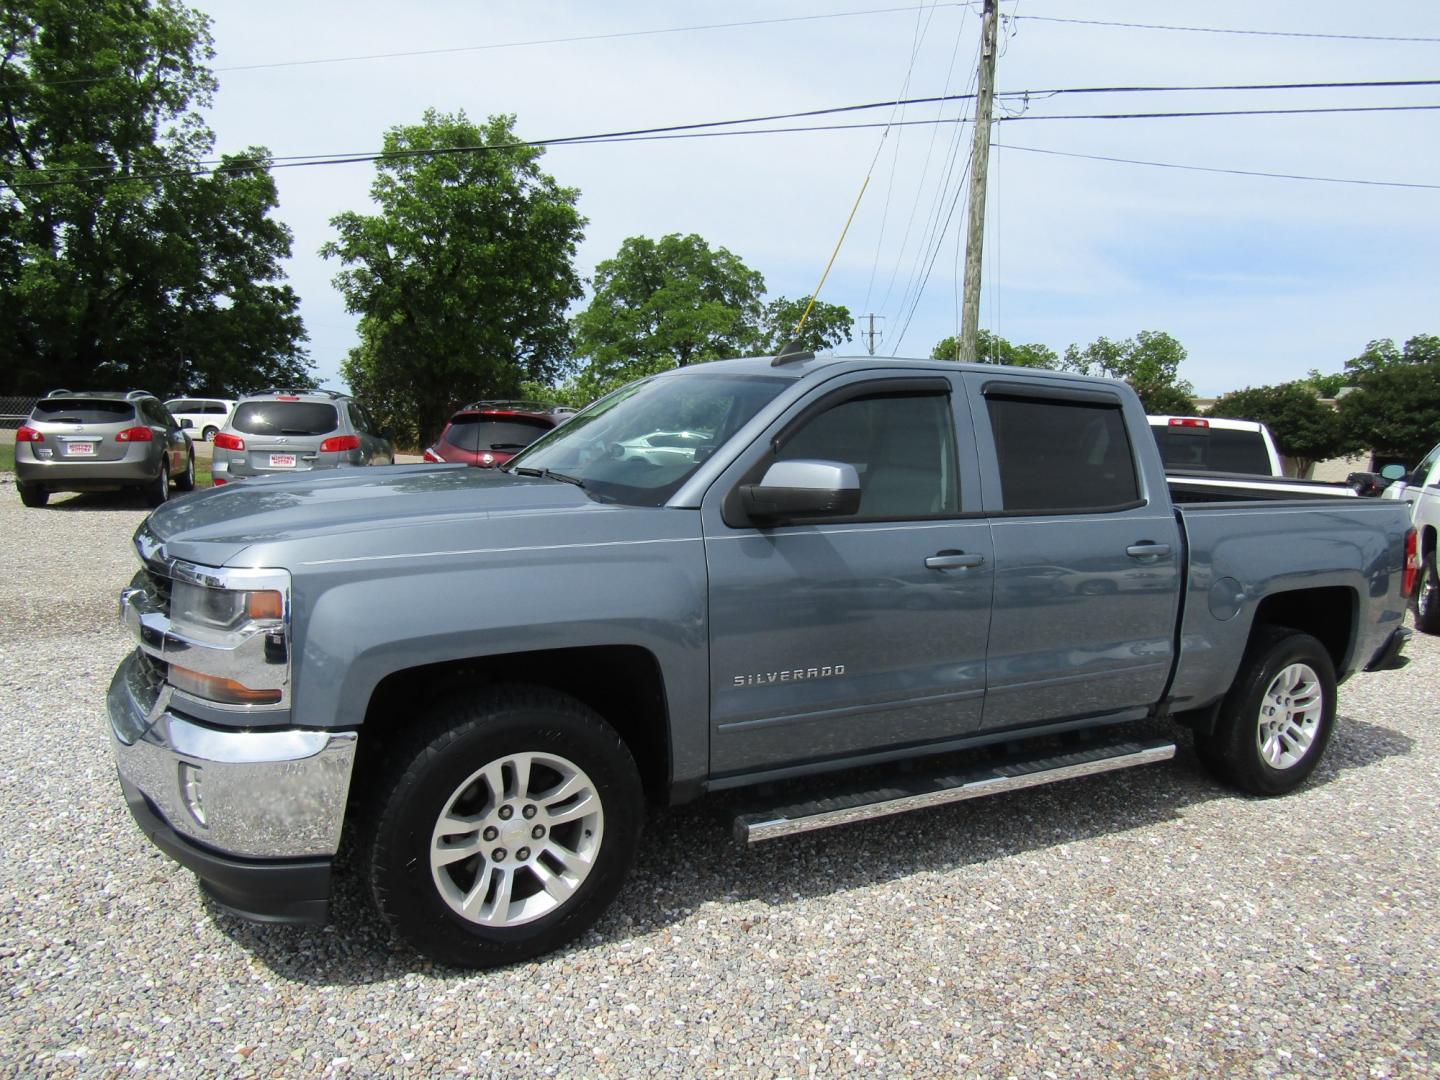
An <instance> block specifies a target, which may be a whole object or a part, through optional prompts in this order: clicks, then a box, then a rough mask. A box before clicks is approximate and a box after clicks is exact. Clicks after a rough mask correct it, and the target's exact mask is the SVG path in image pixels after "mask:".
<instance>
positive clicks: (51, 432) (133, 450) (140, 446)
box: [15, 390, 195, 506]
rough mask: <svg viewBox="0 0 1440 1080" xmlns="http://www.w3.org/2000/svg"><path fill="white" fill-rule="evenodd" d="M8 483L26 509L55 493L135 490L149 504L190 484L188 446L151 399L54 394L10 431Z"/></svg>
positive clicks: (134, 393) (139, 394)
mask: <svg viewBox="0 0 1440 1080" xmlns="http://www.w3.org/2000/svg"><path fill="white" fill-rule="evenodd" d="M15 481H16V483H15V486H16V487H17V488H18V489H19V491H20V501H21V502H23V503H24V504H25V505H26V506H44V505H45V504H46V503H47V502H49V501H50V495H51V494H52V493H53V492H56V491H115V490H117V489H119V488H127V487H129V488H137V489H139V490H140V491H141V492H143V493H144V495H145V500H146V501H147V502H148V503H149V504H150V505H151V506H159V505H160V504H161V503H163V502H164V501H165V500H166V499H168V498H169V497H170V489H171V486H172V485H173V486H174V488H175V490H176V491H190V490H191V489H192V488H194V486H195V448H194V447H192V446H191V445H190V437H189V436H188V435H186V434H185V432H184V431H182V430H181V429H180V425H179V424H178V423H176V421H175V418H174V417H173V416H171V415H170V413H169V411H168V410H167V409H166V408H165V406H164V405H161V404H160V401H159V399H158V398H156V397H155V396H154V395H153V394H147V393H146V392H145V391H143V390H131V391H129V392H128V393H126V392H123V391H122V392H109V391H98V392H88V391H82V392H76V391H71V390H55V391H52V392H51V393H50V394H49V396H47V397H44V398H42V399H41V400H40V401H39V402H38V403H37V404H36V406H35V408H34V409H33V410H31V413H30V418H29V419H28V420H27V421H26V422H25V424H24V426H23V427H21V428H20V429H19V430H18V431H16V432H15Z"/></svg>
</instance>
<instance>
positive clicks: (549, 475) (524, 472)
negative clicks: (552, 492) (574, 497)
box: [510, 465, 585, 488]
mask: <svg viewBox="0 0 1440 1080" xmlns="http://www.w3.org/2000/svg"><path fill="white" fill-rule="evenodd" d="M510 471H511V472H513V473H514V474H515V475H516V476H539V477H543V478H544V479H546V480H562V481H564V482H565V483H567V484H574V485H575V486H576V487H578V488H583V487H584V486H585V481H584V480H581V479H580V478H579V477H578V476H566V475H565V474H564V473H558V472H556V471H555V470H554V469H531V468H527V467H526V466H524V465H521V466H519V467H518V468H515V469H511V470H510Z"/></svg>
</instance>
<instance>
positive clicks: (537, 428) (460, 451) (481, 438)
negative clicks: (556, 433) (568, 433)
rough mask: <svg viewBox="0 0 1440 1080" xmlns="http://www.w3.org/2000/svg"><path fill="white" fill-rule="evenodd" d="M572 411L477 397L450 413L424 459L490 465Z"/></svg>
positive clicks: (501, 461) (501, 462)
mask: <svg viewBox="0 0 1440 1080" xmlns="http://www.w3.org/2000/svg"><path fill="white" fill-rule="evenodd" d="M574 413H575V410H574V409H570V408H566V407H565V406H563V405H545V404H542V403H541V402H538V401H477V402H474V403H473V404H470V405H466V406H465V407H464V408H463V409H461V410H460V411H459V412H457V413H456V414H455V415H454V416H452V417H450V421H449V423H447V424H446V425H445V430H444V431H442V432H440V438H439V439H437V440H436V442H435V445H434V446H431V447H428V448H427V449H426V451H425V460H426V461H434V462H437V463H439V462H446V461H448V462H452V463H455V464H465V465H473V466H475V467H477V468H481V469H493V468H496V467H497V466H500V465H504V464H505V463H506V462H507V461H509V460H510V459H511V458H512V457H514V456H515V455H516V454H518V453H519V452H520V451H521V450H524V449H525V447H527V446H529V445H530V444H531V443H532V442H534V441H535V440H536V439H538V438H539V437H540V436H541V435H544V434H545V432H547V431H549V430H550V429H551V428H553V427H557V426H559V425H560V424H561V423H563V422H564V421H565V420H567V419H569V417H570V416H572V415H573V414H574Z"/></svg>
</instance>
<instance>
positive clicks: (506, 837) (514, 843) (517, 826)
mask: <svg viewBox="0 0 1440 1080" xmlns="http://www.w3.org/2000/svg"><path fill="white" fill-rule="evenodd" d="M529 839H530V822H528V821H526V820H524V819H523V818H522V817H521V816H520V815H519V814H516V815H515V816H514V817H513V818H511V819H510V820H509V821H502V822H500V842H501V843H502V844H504V845H505V846H507V847H511V848H516V847H519V846H520V845H522V844H524V843H525V841H526V840H529Z"/></svg>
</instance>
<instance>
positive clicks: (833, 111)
mask: <svg viewBox="0 0 1440 1080" xmlns="http://www.w3.org/2000/svg"><path fill="white" fill-rule="evenodd" d="M974 81H975V80H974V79H973V78H972V79H971V85H973V84H974ZM1407 86H1440V79H1385V80H1373V79H1372V80H1364V81H1351V82H1314V83H1215V84H1198V85H1188V86H1068V87H1050V88H1046V89H1039V90H1003V91H996V93H995V96H996V97H997V98H1026V99H1031V98H1050V97H1056V96H1060V95H1065V94H1150V93H1191V92H1206V91H1242V90H1243V91H1249V90H1353V89H1386V88H1394V87H1407ZM902 92H903V91H902ZM974 97H975V94H974V93H972V92H969V91H968V90H967V92H966V93H963V94H934V95H931V96H928V97H915V98H899V99H892V100H890V101H870V102H864V103H862V104H859V105H834V106H830V107H827V108H823V109H805V110H802V111H799V112H786V113H768V114H765V115H762V116H746V117H741V118H739V119H734V120H702V121H696V122H694V123H689V124H671V125H668V126H665V127H660V128H638V129H635V130H634V131H631V132H616V133H611V134H610V135H606V136H584V135H581V136H574V137H572V138H570V139H551V140H538V141H537V142H536V143H535V144H534V145H556V144H559V143H563V142H570V141H575V140H583V139H594V138H610V137H612V136H615V135H630V134H649V133H652V132H677V131H689V130H698V129H701V128H714V127H729V126H739V125H741V124H763V123H769V122H772V121H775V120H803V119H805V118H807V117H811V116H835V115H839V114H842V113H850V112H865V111H868V110H871V109H892V110H894V109H896V108H898V107H905V106H910V105H933V104H940V105H942V106H943V105H944V104H945V103H947V102H951V101H971V100H973V99H974ZM1400 107H1401V108H1403V107H1404V106H1400ZM1421 107H1422V108H1423V106H1421ZM1262 111H1277V112H1278V111H1284V110H1253V112H1254V113H1257V114H1258V113H1259V112H1262ZM1296 111H1304V110H1296ZM1330 111H1340V110H1330ZM1249 114H1250V113H1247V112H1243V111H1235V112H1217V113H1153V114H1151V113H1131V114H1123V118H1127V119H1128V118H1133V117H1139V116H1201V115H1216V116H1220V115H1249ZM892 115H893V112H892ZM1028 118H1029V119H1039V120H1050V119H1057V120H1058V119H1119V118H1122V114H1112V115H1107V116H1101V117H1095V116H1087V117H1070V116H1065V117H1060V116H1035V117H1028ZM955 119H956V118H951V120H950V121H946V120H944V119H937V120H934V121H929V122H930V123H945V122H953V121H954V120H955ZM1002 119H1006V120H1013V119H1021V117H1004V118H1002ZM922 122H925V121H896V122H894V123H895V126H901V125H906V124H912V123H922ZM855 126H857V127H859V126H861V125H855ZM869 126H872V127H874V126H888V125H869ZM781 130H785V131H792V130H826V129H822V128H815V129H804V128H795V129H790V128H786V129H781ZM517 145H521V144H517ZM460 149H461V150H464V149H466V148H460ZM438 152H439V151H436V150H397V151H392V152H390V153H389V154H381V155H379V156H381V157H406V156H411V157H416V156H424V155H427V154H432V153H438ZM376 157H377V155H375V154H374V152H373V151H368V150H354V151H349V150H346V151H334V152H331V153H313V154H291V155H279V156H271V157H270V161H271V162H272V163H279V162H289V161H300V162H308V161H311V160H313V159H315V158H326V159H330V158H345V159H350V158H354V159H355V160H357V161H373V160H376ZM196 164H197V165H209V164H219V161H218V159H213V158H210V159H202V160H200V161H197V162H196ZM276 167H278V165H277V166H276ZM872 167H873V166H872ZM103 168H104V166H82V165H75V166H51V167H50V168H48V169H43V170H36V171H37V172H44V173H51V172H99V171H101V170H102V169H103ZM204 171H205V172H208V171H210V170H208V169H207V170H204ZM882 306H883V304H882Z"/></svg>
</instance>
